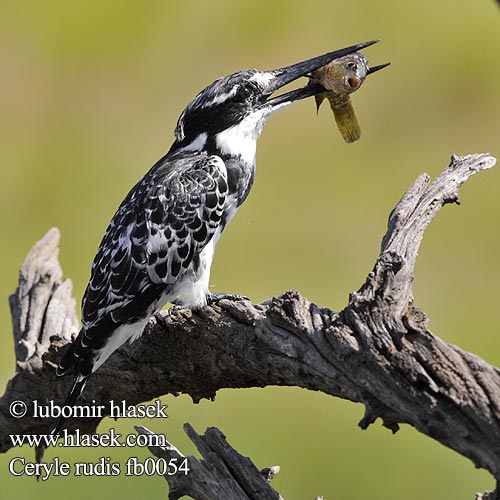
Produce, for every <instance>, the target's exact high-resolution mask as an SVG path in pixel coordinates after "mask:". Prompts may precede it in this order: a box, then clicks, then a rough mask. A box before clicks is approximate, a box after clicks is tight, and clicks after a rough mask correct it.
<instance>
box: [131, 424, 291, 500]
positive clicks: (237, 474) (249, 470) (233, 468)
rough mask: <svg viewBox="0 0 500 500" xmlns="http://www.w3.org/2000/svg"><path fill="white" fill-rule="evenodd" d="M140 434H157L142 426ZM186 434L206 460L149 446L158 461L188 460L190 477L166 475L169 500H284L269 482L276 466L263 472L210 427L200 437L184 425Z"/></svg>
mask: <svg viewBox="0 0 500 500" xmlns="http://www.w3.org/2000/svg"><path fill="white" fill-rule="evenodd" d="M135 429H136V430H137V432H138V433H139V434H144V435H152V434H153V433H152V432H151V431H149V430H148V429H146V428H145V427H142V426H136V427H135ZM184 431H185V432H186V434H187V435H188V436H189V438H190V439H191V441H192V442H193V443H194V444H195V445H196V448H198V451H199V452H200V453H201V455H202V457H203V460H201V461H200V460H198V459H197V458H196V457H193V456H190V457H184V455H183V454H182V453H181V452H180V451H179V450H178V449H177V448H176V447H175V446H173V445H171V444H170V443H168V444H167V445H166V446H149V450H150V451H151V453H153V455H155V456H156V457H158V458H163V459H165V460H166V461H167V462H168V461H170V460H171V459H175V460H176V462H177V463H181V461H182V459H183V458H187V465H188V467H189V473H188V474H187V475H186V474H183V473H182V472H178V473H177V474H172V475H168V474H167V475H165V479H166V480H167V482H168V485H169V496H168V498H169V500H177V499H179V498H181V497H182V496H184V495H189V496H190V497H192V498H195V499H196V500H220V499H222V498H227V499H231V500H283V497H281V496H280V495H279V493H278V492H277V491H276V490H274V489H273V488H272V487H271V485H270V484H269V482H270V481H271V479H272V478H273V477H274V476H275V475H276V474H277V472H278V471H279V467H277V466H274V467H270V468H268V469H265V471H266V472H264V471H259V470H258V469H257V467H255V465H254V464H253V462H252V461H251V460H250V459H249V458H246V457H243V456H242V455H240V454H239V453H238V452H237V451H236V450H234V449H233V448H232V447H231V446H230V445H229V443H228V442H227V441H226V437H225V436H224V434H222V432H221V431H220V430H219V429H217V428H215V427H210V428H209V429H207V431H206V432H205V434H204V435H203V436H200V435H199V434H198V433H197V432H196V431H195V430H194V429H193V428H192V427H191V426H190V425H189V424H185V425H184Z"/></svg>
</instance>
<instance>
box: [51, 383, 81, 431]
mask: <svg viewBox="0 0 500 500" xmlns="http://www.w3.org/2000/svg"><path fill="white" fill-rule="evenodd" d="M89 377H90V375H82V374H81V373H79V374H77V375H76V376H75V379H74V381H73V385H72V386H71V390H70V391H69V394H68V396H67V398H66V401H64V406H63V409H64V408H65V407H71V406H74V404H75V403H76V400H77V399H78V398H79V397H80V394H81V393H82V391H83V389H85V386H86V385H87V382H88V380H89ZM65 421H66V417H64V416H63V411H62V410H61V415H60V416H59V418H58V419H57V420H56V423H55V424H54V427H53V428H52V430H51V431H50V434H51V435H52V436H55V435H57V434H59V432H61V429H62V427H63V425H64V422H65Z"/></svg>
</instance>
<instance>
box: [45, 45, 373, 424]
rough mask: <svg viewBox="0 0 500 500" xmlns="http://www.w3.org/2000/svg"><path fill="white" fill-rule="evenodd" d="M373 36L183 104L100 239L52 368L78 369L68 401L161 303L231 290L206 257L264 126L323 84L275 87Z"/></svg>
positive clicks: (239, 192) (249, 170)
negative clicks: (213, 274) (77, 312)
mask: <svg viewBox="0 0 500 500" xmlns="http://www.w3.org/2000/svg"><path fill="white" fill-rule="evenodd" d="M376 41H377V40H374V41H370V42H365V43H361V44H358V45H354V46H351V47H347V48H345V49H341V50H338V51H334V52H330V53H328V54H325V55H323V56H319V57H315V58H313V59H309V60H307V61H304V62H300V63H298V64H294V65H291V66H287V67H284V68H280V69H276V70H271V71H257V70H246V71H239V72H237V73H234V74H232V75H229V76H227V77H224V78H220V79H218V80H216V81H215V82H214V83H212V84H211V85H209V86H208V87H207V88H206V89H205V90H203V91H202V92H200V93H199V94H198V95H197V96H196V97H195V98H194V100H193V101H192V102H191V103H190V104H189V105H188V106H187V108H186V109H185V110H184V111H183V112H182V114H181V116H180V118H179V120H178V123H177V127H176V129H175V142H174V143H173V145H172V147H171V148H170V150H169V152H168V153H167V154H166V155H165V156H164V157H163V158H162V159H161V160H160V161H158V162H157V163H156V164H155V165H154V166H153V167H152V168H151V170H149V172H148V173H147V174H146V175H145V176H144V177H143V178H142V179H141V180H140V181H139V182H138V183H137V184H136V185H135V186H134V187H133V188H132V190H131V191H130V192H129V193H128V195H127V196H126V198H125V199H124V200H123V202H122V204H121V205H120V207H119V208H118V210H117V212H116V213H115V215H114V217H113V219H112V220H111V222H110V223H109V225H108V228H107V230H106V233H105V235H104V237H103V239H102V241H101V244H100V246H99V249H98V251H97V255H96V257H95V259H94V262H93V264H92V269H91V278H90V282H89V284H88V286H87V289H86V291H85V295H84V297H83V300H82V329H81V330H80V333H79V334H78V336H77V337H76V339H75V340H74V341H73V343H72V345H71V346H70V347H69V349H68V350H67V351H66V353H65V355H64V356H63V358H62V360H61V362H60V365H59V367H58V374H59V375H64V374H66V373H69V372H73V373H74V376H75V378H74V383H73V386H72V387H71V390H70V392H69V395H68V397H67V399H66V402H65V405H73V404H74V403H75V401H76V400H77V398H78V397H79V396H80V394H81V392H82V391H83V389H84V388H85V385H86V384H87V381H88V379H89V377H90V375H91V374H92V373H93V372H95V371H96V370H97V369H98V368H99V367H100V366H101V365H102V364H103V363H104V362H105V361H106V359H107V358H108V357H109V356H110V355H111V354H112V353H113V352H114V351H115V350H116V349H118V348H119V347H120V346H121V345H123V344H124V343H125V342H133V341H134V340H136V339H137V338H138V337H140V336H141V334H142V331H143V329H144V327H145V325H146V323H147V322H148V320H149V319H150V317H151V315H152V314H154V313H155V312H156V311H158V310H159V309H161V308H162V307H163V306H164V305H165V304H167V303H172V304H177V305H183V306H188V307H193V308H196V307H201V306H204V305H206V304H207V303H210V302H212V301H213V300H218V299H220V298H221V297H232V296H230V295H224V294H211V293H210V291H209V277H210V266H211V264H212V259H213V257H214V250H215V245H216V244H217V241H218V240H219V238H220V236H221V234H222V232H223V231H224V228H225V227H226V226H227V224H228V223H229V222H230V221H231V219H232V218H233V217H234V214H235V213H236V211H237V210H238V208H239V207H240V206H241V204H242V203H243V202H244V201H245V199H246V197H247V196H248V193H249V192H250V189H251V187H252V183H253V180H254V174H255V151H256V142H257V139H258V137H259V135H260V133H261V131H262V127H263V125H264V123H265V121H266V120H267V119H268V118H269V117H270V116H271V115H272V114H273V113H274V112H275V111H277V110H279V109H281V108H284V107H285V106H288V105H289V104H291V103H293V102H295V101H298V100H300V99H304V98H306V97H310V96H313V95H315V94H317V93H319V92H322V91H324V89H323V88H322V87H320V86H319V85H308V86H305V87H302V88H299V89H297V90H292V91H290V92H287V93H285V94H282V95H278V96H275V97H273V94H274V93H275V92H276V91H277V90H279V89H280V88H281V87H283V86H284V85H286V84H288V83H290V82H292V81H294V80H296V79H298V78H299V77H302V76H307V75H308V74H309V73H310V72H311V71H314V70H316V69H318V68H319V67H321V66H324V65H325V64H327V63H329V62H330V61H332V60H333V59H336V58H338V57H342V56H345V55H347V54H350V53H352V52H355V51H357V50H360V49H362V48H364V47H368V46H369V45H372V44H373V43H375V42H376ZM375 70H376V68H373V69H372V72H373V71H375ZM234 297H238V296H234ZM62 424H63V420H62V419H61V420H59V421H58V422H57V423H56V425H55V427H54V429H53V433H54V434H57V433H58V432H59V431H60V429H61V427H62Z"/></svg>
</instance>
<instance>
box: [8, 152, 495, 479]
mask: <svg viewBox="0 0 500 500" xmlns="http://www.w3.org/2000/svg"><path fill="white" fill-rule="evenodd" d="M494 164H495V159H494V158H493V157H491V156H489V155H487V154H482V155H470V156H466V157H462V158H459V157H455V156H454V157H452V161H451V163H450V165H449V166H448V167H447V168H446V169H445V170H444V171H443V173H442V174H441V175H440V176H439V177H437V178H436V179H435V180H434V181H433V182H430V179H429V177H428V176H427V175H425V174H423V175H421V176H420V177H418V179H417V180H416V181H415V182H414V184H413V185H412V186H411V187H410V188H409V189H408V191H407V192H406V193H405V195H404V196H403V197H402V199H401V200H400V202H399V203H398V205H397V206H396V208H395V209H394V210H393V212H392V213H391V215H390V218H389V224H388V229H387V233H386V235H385V236H384V238H383V241H382V248H381V253H380V255H379V257H378V259H377V261H376V263H375V266H374V268H373V270H372V271H371V272H370V274H369V275H368V277H367V279H366V282H365V283H364V284H363V286H362V287H361V288H360V289H359V291H358V292H356V293H352V294H351V296H350V300H349V303H348V305H347V306H346V307H345V309H344V310H342V311H341V312H339V313H336V312H333V311H331V310H329V309H326V308H320V307H318V306H317V305H315V304H313V303H311V302H309V301H308V300H307V299H306V298H304V297H302V296H301V295H300V294H299V293H298V292H287V293H285V294H284V295H282V296H280V297H275V298H272V299H270V300H267V301H265V302H263V303H261V304H252V303H250V302H249V301H241V302H229V301H225V300H221V301H220V302H219V303H218V304H216V305H214V306H211V307H205V308H203V309H200V310H197V311H191V310H187V309H186V310H181V311H180V312H178V313H177V314H168V313H167V312H163V313H161V314H158V315H157V316H156V317H155V318H153V319H152V320H151V322H150V323H149V325H148V327H147V330H146V332H145V335H143V336H142V338H141V339H140V340H139V341H137V342H136V343H134V344H133V345H132V346H127V347H124V348H122V349H120V350H119V351H118V352H116V353H115V354H114V355H113V356H112V357H111V358H110V359H109V361H108V362H107V363H106V364H105V365H104V366H103V367H102V368H101V369H100V370H99V371H98V372H97V373H96V374H95V375H94V376H93V377H92V378H91V382H90V383H89V386H88V389H87V390H86V392H85V393H84V399H83V401H82V404H86V403H87V404H88V403H89V402H90V401H92V400H93V399H94V400H95V401H96V404H106V403H107V402H109V401H110V400H112V399H114V400H117V399H120V400H122V399H125V400H126V401H127V403H128V404H137V403H139V402H142V401H146V400H150V399H152V398H154V397H158V396H160V395H164V394H169V393H170V394H177V393H186V394H189V395H190V396H191V397H192V398H193V400H194V401H195V402H197V401H199V400H200V399H202V398H214V397H215V393H216V391H217V390H219V389H221V388H227V387H232V388H244V387H264V386H268V385H280V386H299V387H304V388H307V389H311V390H317V391H322V392H324V393H326V394H330V395H332V396H337V397H341V398H344V399H348V400H351V401H355V402H361V403H363V404H364V405H365V407H366V413H365V416H364V418H363V419H362V421H361V422H360V425H361V427H362V428H366V427H368V426H369V425H370V424H371V423H373V422H374V421H375V419H377V418H381V419H382V420H383V423H384V425H385V426H386V427H388V428H390V429H391V430H393V432H395V431H397V429H398V424H400V423H406V424H410V425H412V426H414V427H415V428H416V429H418V430H419V431H420V432H422V433H424V434H426V435H428V436H430V437H432V438H434V439H435V440H437V441H439V442H440V443H442V444H444V445H445V446H448V447H450V448H452V449H454V450H455V451H457V452H459V453H461V454H462V455H464V456H466V457H468V458H470V459H471V460H472V461H473V463H474V464H475V465H476V466H477V467H483V468H485V469H487V470H489V471H490V472H491V473H492V474H493V475H494V477H495V478H497V479H499V478H500V371H499V370H498V369H497V368H495V367H493V366H491V365H489V364H488V363H486V362H485V361H484V360H482V359H481V358H479V357H478V356H475V355H473V354H470V353H467V352H464V351H462V350H461V349H459V348H458V347H456V346H452V345H449V344H446V343H445V342H443V341H442V340H440V339H439V338H438V337H436V336H435V335H433V334H432V333H431V332H430V331H429V330H428V328H427V320H426V316H425V314H424V313H423V312H421V311H420V310H419V309H418V308H417V307H416V306H415V305H414V301H413V295H412V288H411V285H412V281H413V270H414V265H415V259H416V256H417V253H418V249H419V245H420V242H421V240H422V237H423V234H424V231H425V229H426V227H427V226H428V224H429V223H430V222H431V220H432V219H433V217H434V216H435V215H436V214H437V213H438V211H439V210H440V209H441V208H442V207H443V206H444V205H445V204H447V203H458V188H459V187H460V186H461V185H462V183H463V182H465V181H466V180H467V179H468V178H469V177H470V176H472V175H473V174H475V173H477V172H479V171H481V170H484V169H488V168H491V167H492V166H493V165H494ZM58 242H59V235H58V232H57V231H56V230H51V231H50V232H49V233H48V234H47V235H46V236H45V237H44V239H43V240H41V241H40V242H39V243H37V245H35V247H34V248H33V250H32V251H31V252H30V254H29V255H28V257H27V259H26V261H25V263H24V264H23V267H22V268H21V274H20V283H19V288H18V290H17V292H16V294H15V295H14V296H13V297H11V306H12V314H13V322H14V335H15V339H16V361H17V364H16V374H15V375H14V377H13V378H12V379H11V380H10V382H9V384H8V386H7V389H6V392H5V394H4V396H3V397H2V398H1V400H0V429H1V432H0V450H1V451H6V450H7V449H9V448H10V447H11V443H10V440H9V438H8V435H9V434H11V433H16V434H22V433H24V434H40V433H45V432H47V431H48V429H49V427H50V425H51V423H52V422H49V421H47V420H40V419H36V418H33V417H30V415H32V413H30V412H28V415H27V416H26V417H24V418H21V419H14V418H12V417H11V416H10V414H9V405H10V403H11V402H12V401H14V400H22V401H25V402H26V403H27V404H28V406H29V408H32V403H33V401H35V400H38V401H41V402H46V401H49V400H54V401H55V402H56V403H59V404H61V402H62V401H63V400H64V396H65V394H66V391H67V390H68V386H69V383H70V380H67V379H57V378H56V377H55V366H56V363H57V361H58V359H59V358H60V356H61V353H60V352H59V351H60V350H61V349H63V348H64V345H65V344H66V343H67V342H68V340H69V336H70V333H75V332H76V331H77V328H76V320H75V316H74V312H73V299H72V298H71V285H70V283H69V282H68V281H66V282H64V283H61V270H60V267H59V264H58V263H57V247H58ZM145 360H147V361H145ZM98 423H99V419H87V420H80V419H79V420H78V422H75V421H73V422H71V423H70V425H72V426H73V428H74V427H77V426H78V427H79V428H80V429H81V430H82V432H85V431H86V432H92V431H94V430H95V429H96V427H97V425H98Z"/></svg>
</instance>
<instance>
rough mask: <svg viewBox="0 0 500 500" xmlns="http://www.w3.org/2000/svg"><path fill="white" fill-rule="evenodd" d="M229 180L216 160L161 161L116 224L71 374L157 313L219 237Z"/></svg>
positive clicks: (67, 362)
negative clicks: (127, 327) (122, 329)
mask: <svg viewBox="0 0 500 500" xmlns="http://www.w3.org/2000/svg"><path fill="white" fill-rule="evenodd" d="M227 189H228V187H227V172H226V167H225V165H224V162H223V161H222V160H221V159H220V158H219V157H218V156H209V155H207V154H204V153H180V154H176V155H174V156H172V157H168V156H167V157H165V158H163V159H162V160H160V161H159V162H158V163H157V164H156V165H155V166H154V167H153V168H152V169H151V170H150V171H149V172H148V173H147V174H146V175H145V176H144V177H143V178H142V179H141V181H139V183H137V184H136V186H135V187H134V188H133V189H132V190H131V191H130V193H129V194H128V195H127V197H126V198H125V200H124V201H123V202H122V204H121V205H120V207H119V209H118V211H117V212H116V214H115V216H114V217H113V219H112V220H111V222H110V224H109V226H108V228H107V230H106V233H105V235H104V238H103V240H102V242H101V245H100V247H99V250H98V252H97V255H96V257H95V259H94V262H93V264H92V270H91V278H90V281H89V284H88V286H87V289H86V291H85V295H84V297H83V301H82V325H83V328H82V331H81V332H80V335H79V336H78V338H77V339H76V340H75V342H74V344H73V349H70V350H69V351H68V353H67V354H66V355H65V356H64V357H63V359H62V361H61V364H60V367H59V372H60V373H65V372H66V371H68V370H69V369H70V368H71V367H72V366H73V365H74V364H75V363H76V362H77V358H82V357H84V356H85V354H87V353H88V351H89V350H95V349H100V348H102V347H103V345H105V343H106V342H107V339H108V338H109V336H110V335H111V334H112V332H113V330H115V329H116V328H117V327H118V326H120V325H122V324H125V323H133V322H135V321H137V320H139V319H141V318H144V317H145V316H147V315H148V314H150V313H151V312H152V310H154V308H155V307H154V306H155V304H156V302H158V300H159V299H160V297H161V296H162V295H163V294H168V293H169V290H170V289H171V288H172V287H173V285H174V284H175V282H176V281H177V280H178V279H179V278H180V277H181V275H182V274H183V273H184V272H185V271H186V269H188V268H189V267H190V265H192V264H195V263H196V259H197V257H198V255H199V254H200V252H201V251H202V250H203V248H204V247H205V246H206V244H207V243H208V242H209V241H210V239H211V238H212V237H213V235H214V234H215V232H216V230H217V228H218V227H219V225H220V224H221V221H222V218H223V215H224V205H225V201H226V195H227Z"/></svg>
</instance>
